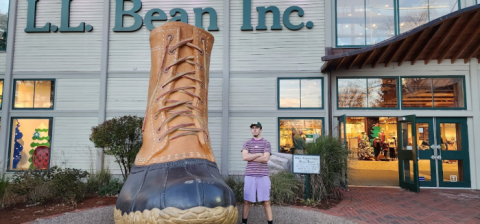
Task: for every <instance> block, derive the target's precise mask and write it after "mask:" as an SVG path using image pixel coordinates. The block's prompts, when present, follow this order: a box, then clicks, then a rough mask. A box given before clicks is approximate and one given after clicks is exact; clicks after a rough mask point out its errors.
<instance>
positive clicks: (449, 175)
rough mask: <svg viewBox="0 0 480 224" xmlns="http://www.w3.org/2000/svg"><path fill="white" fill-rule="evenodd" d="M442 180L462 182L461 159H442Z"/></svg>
mask: <svg viewBox="0 0 480 224" xmlns="http://www.w3.org/2000/svg"><path fill="white" fill-rule="evenodd" d="M442 168H443V169H442V170H443V181H445V182H463V181H464V180H463V160H442Z"/></svg>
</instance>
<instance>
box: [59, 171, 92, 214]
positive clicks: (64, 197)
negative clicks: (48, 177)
mask: <svg viewBox="0 0 480 224" xmlns="http://www.w3.org/2000/svg"><path fill="white" fill-rule="evenodd" d="M87 176H88V172H87V171H82V170H79V169H72V168H66V169H63V170H62V169H58V171H57V173H56V174H55V175H54V176H53V178H52V192H53V195H54V197H55V198H56V199H60V200H61V201H63V202H66V203H71V204H73V205H76V203H77V202H79V201H82V200H83V198H84V197H85V191H86V188H85V183H84V182H82V180H83V179H84V178H86V177H87Z"/></svg>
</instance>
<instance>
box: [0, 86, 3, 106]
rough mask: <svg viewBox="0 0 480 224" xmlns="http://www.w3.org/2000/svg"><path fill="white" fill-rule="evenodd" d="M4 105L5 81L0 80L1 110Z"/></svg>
mask: <svg viewBox="0 0 480 224" xmlns="http://www.w3.org/2000/svg"><path fill="white" fill-rule="evenodd" d="M2 103H3V80H0V109H2Z"/></svg>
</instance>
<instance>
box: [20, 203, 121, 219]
mask: <svg viewBox="0 0 480 224" xmlns="http://www.w3.org/2000/svg"><path fill="white" fill-rule="evenodd" d="M113 205H114V204H113ZM109 206H112V205H102V206H97V207H93V208H84V209H75V210H73V211H69V212H64V213H60V214H56V215H51V216H45V217H42V218H38V219H35V220H33V221H29V222H24V223H22V224H34V223H35V222H36V221H40V220H46V219H52V218H56V217H59V216H62V215H66V214H71V213H78V212H83V211H86V210H92V209H97V208H104V207H109ZM112 212H113V211H112Z"/></svg>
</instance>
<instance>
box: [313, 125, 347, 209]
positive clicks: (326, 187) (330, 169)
mask: <svg viewBox="0 0 480 224" xmlns="http://www.w3.org/2000/svg"><path fill="white" fill-rule="evenodd" d="M307 152H308V154H310V155H320V174H315V175H310V183H309V184H310V186H309V187H310V198H311V199H314V200H328V199H339V198H341V197H343V195H342V194H341V192H340V191H338V189H339V187H340V185H341V184H343V183H344V182H345V173H346V172H347V156H348V149H347V148H346V147H345V145H344V144H342V143H341V141H340V139H338V138H335V137H332V136H328V135H327V136H320V137H319V138H317V139H316V140H315V141H314V142H313V143H310V144H307Z"/></svg>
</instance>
